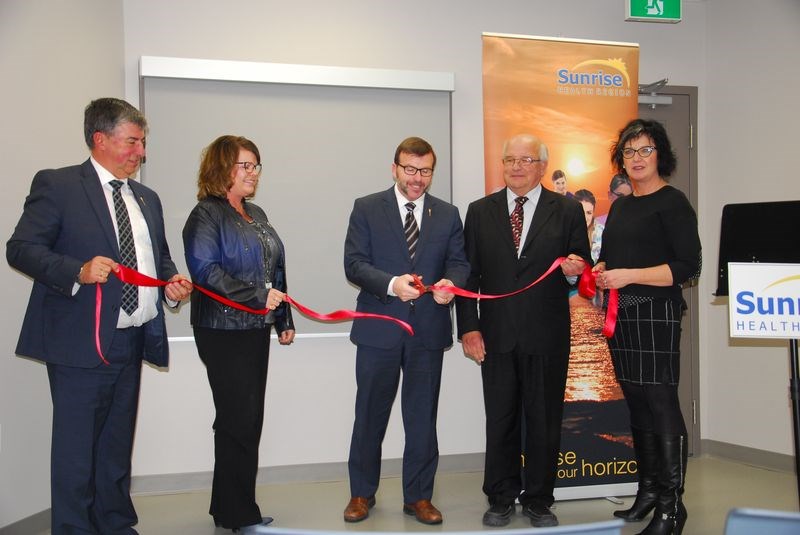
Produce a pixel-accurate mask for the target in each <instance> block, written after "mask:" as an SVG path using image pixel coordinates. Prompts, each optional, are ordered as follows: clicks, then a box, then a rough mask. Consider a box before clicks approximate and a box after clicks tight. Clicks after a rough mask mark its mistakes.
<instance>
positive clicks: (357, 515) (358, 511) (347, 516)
mask: <svg viewBox="0 0 800 535" xmlns="http://www.w3.org/2000/svg"><path fill="white" fill-rule="evenodd" d="M373 507H375V496H370V497H369V498H362V497H361V496H355V497H353V498H350V503H348V504H347V507H345V508H344V521H345V522H361V521H362V520H364V519H365V518H367V517H368V516H369V510H370V509H372V508H373Z"/></svg>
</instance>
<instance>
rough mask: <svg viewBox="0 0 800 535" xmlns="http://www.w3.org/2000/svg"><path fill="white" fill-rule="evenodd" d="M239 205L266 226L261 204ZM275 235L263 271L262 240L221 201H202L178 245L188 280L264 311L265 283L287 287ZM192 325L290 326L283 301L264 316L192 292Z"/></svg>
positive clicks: (279, 329) (281, 328) (288, 311)
mask: <svg viewBox="0 0 800 535" xmlns="http://www.w3.org/2000/svg"><path fill="white" fill-rule="evenodd" d="M244 208H245V211H246V212H247V214H248V215H249V216H250V217H252V218H253V219H255V220H256V221H258V222H260V223H261V224H263V225H265V226H269V227H271V225H270V224H269V221H268V220H267V215H266V214H265V213H264V211H263V210H262V209H261V208H259V207H258V206H256V205H255V204H252V203H248V202H245V203H244ZM273 230H274V229H273ZM274 237H275V239H276V241H277V242H278V245H279V247H280V255H279V258H277V261H276V262H275V264H274V265H275V269H274V273H264V262H263V250H262V246H261V242H260V240H259V239H258V236H257V235H256V233H255V232H254V231H253V230H252V229H251V228H249V225H248V224H247V222H245V220H244V219H242V217H241V216H240V215H239V214H238V213H237V212H236V210H234V208H233V207H232V206H231V205H230V204H229V203H228V201H227V200H226V199H218V198H214V197H208V198H206V199H203V200H202V201H200V202H198V203H197V205H196V206H195V207H194V209H193V210H192V212H191V213H190V214H189V219H188V220H187V221H186V225H184V227H183V247H184V252H185V254H186V265H187V267H188V268H189V274H190V275H191V277H192V281H193V282H194V283H196V284H198V285H200V286H202V287H203V288H205V289H207V290H211V291H212V292H214V293H217V294H219V295H222V296H223V297H226V298H228V299H230V300H231V301H235V302H236V303H240V304H242V305H244V306H247V307H249V308H253V309H256V310H264V309H265V308H266V304H267V293H268V292H269V288H268V283H270V282H271V284H272V287H274V288H276V289H278V290H280V291H282V292H285V291H286V262H285V252H284V248H283V243H282V242H281V240H280V238H278V235H277V233H274ZM191 323H192V325H193V326H195V327H205V328H209V329H231V330H242V329H258V328H261V327H265V326H266V325H268V324H272V323H274V324H275V330H276V331H277V332H278V334H280V333H281V332H283V331H285V330H294V322H293V321H292V310H291V307H290V305H289V304H288V303H282V304H281V305H280V306H279V307H278V308H277V309H276V310H275V311H273V312H270V313H269V314H267V315H259V314H252V313H250V312H245V311H243V310H237V309H235V308H233V307H230V306H228V305H224V304H222V303H219V302H218V301H215V300H213V299H211V298H210V297H208V296H206V295H205V294H202V293H200V292H199V291H197V290H194V291H193V292H192V309H191Z"/></svg>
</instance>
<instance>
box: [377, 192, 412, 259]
mask: <svg viewBox="0 0 800 535" xmlns="http://www.w3.org/2000/svg"><path fill="white" fill-rule="evenodd" d="M383 213H384V216H385V217H386V221H387V224H388V225H389V229H390V232H391V234H392V236H394V239H395V240H397V241H398V242H399V243H400V244H402V247H403V248H405V249H406V250H407V249H408V247H407V245H406V235H405V233H404V232H403V222H402V220H401V219H400V212H398V210H397V197H395V195H394V186H392V187H391V188H389V189H388V190H386V191H385V192H384V193H383ZM406 254H408V253H406Z"/></svg>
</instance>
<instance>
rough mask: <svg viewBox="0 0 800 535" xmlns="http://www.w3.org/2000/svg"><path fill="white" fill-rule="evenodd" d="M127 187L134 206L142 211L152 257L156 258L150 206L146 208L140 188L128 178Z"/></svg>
mask: <svg viewBox="0 0 800 535" xmlns="http://www.w3.org/2000/svg"><path fill="white" fill-rule="evenodd" d="M128 185H129V186H130V187H131V191H133V197H134V198H135V199H136V204H138V205H139V209H140V210H141V211H142V216H144V220H145V222H146V223H147V232H148V233H150V243H151V244H152V246H153V255H154V256H155V258H158V249H157V247H158V240H156V236H155V234H154V232H155V229H156V226H155V218H154V216H153V213H152V212H151V210H150V206H148V204H147V203H146V202H145V201H144V195H143V193H144V192H143V191H142V189H141V188H142V186H141V184H139V183H138V182H136V181H135V180H132V179H130V178H129V179H128Z"/></svg>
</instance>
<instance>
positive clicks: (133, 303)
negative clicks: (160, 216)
mask: <svg viewBox="0 0 800 535" xmlns="http://www.w3.org/2000/svg"><path fill="white" fill-rule="evenodd" d="M109 184H111V187H112V188H114V193H113V194H112V198H113V199H114V212H115V214H116V216H117V231H118V232H119V257H120V261H121V263H122V265H124V266H125V267H129V268H131V269H138V267H139V266H138V264H137V263H136V247H135V246H134V243H133V230H131V220H130V218H129V217H128V208H127V207H126V206H125V201H124V200H123V199H122V192H121V191H120V188H121V187H122V184H123V182H122V181H121V180H112V181H111V182H109ZM138 307H139V288H138V287H137V286H135V285H133V284H127V283H123V284H122V310H124V311H125V312H127V313H128V315H130V314H133V311H134V310H136V309H137V308H138Z"/></svg>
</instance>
